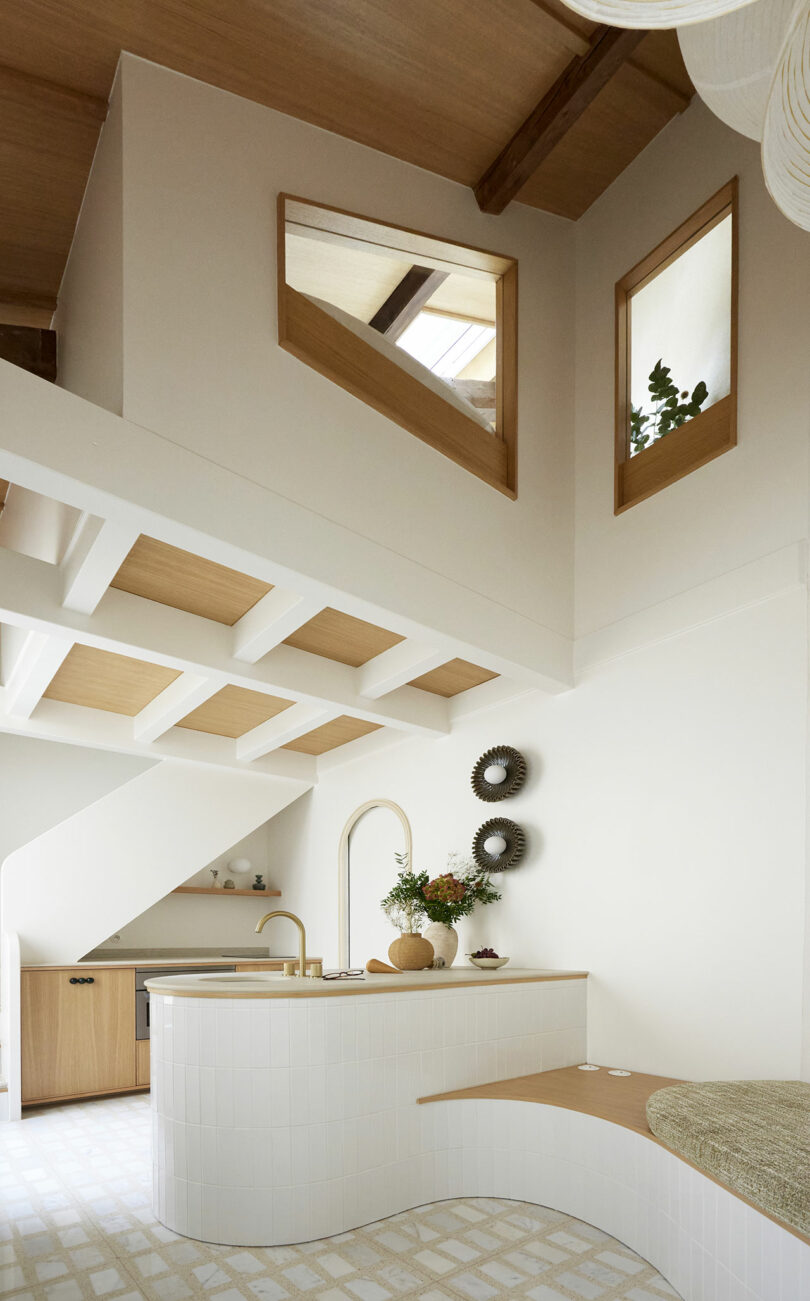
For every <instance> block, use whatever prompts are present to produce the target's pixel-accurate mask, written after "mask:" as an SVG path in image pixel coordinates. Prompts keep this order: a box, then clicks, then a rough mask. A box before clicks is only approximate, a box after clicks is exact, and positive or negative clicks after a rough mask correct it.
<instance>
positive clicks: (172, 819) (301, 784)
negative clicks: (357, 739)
mask: <svg viewBox="0 0 810 1301" xmlns="http://www.w3.org/2000/svg"><path fill="white" fill-rule="evenodd" d="M311 786H312V783H311V782H308V781H303V780H297V779H293V778H284V777H272V776H267V775H264V774H261V775H260V774H257V773H250V772H244V773H243V772H238V771H231V770H228V769H224V768H214V767H209V766H207V765H203V764H196V763H183V762H180V761H177V760H165V761H163V762H162V763H158V764H155V766H154V767H153V768H149V769H148V770H147V771H146V772H144V773H140V774H139V775H138V776H137V777H134V778H132V780H131V781H128V782H125V783H124V784H123V785H122V786H119V787H117V788H116V789H115V790H113V791H111V792H109V794H107V795H104V796H103V797H102V798H101V799H100V800H97V801H96V802H95V803H93V804H90V805H88V806H87V808H84V809H81V810H79V812H78V813H74V814H72V815H71V817H69V818H67V819H65V821H64V822H60V823H59V824H58V825H57V826H55V827H52V828H50V830H48V831H46V832H44V833H43V834H42V835H41V836H37V837H36V838H35V839H34V840H31V841H29V843H28V844H27V845H23V846H22V847H21V848H20V849H17V850H15V851H14V852H13V853H12V854H9V856H8V858H7V859H6V860H5V862H4V863H3V865H2V869H1V870H0V899H1V900H2V919H3V930H4V932H7V933H8V932H12V933H13V932H16V933H17V934H18V935H19V937H20V950H21V957H22V961H23V963H37V962H53V963H74V962H76V961H77V960H78V959H79V958H80V957H82V956H83V955H84V954H85V953H87V952H88V951H89V950H90V949H93V948H94V947H96V946H97V945H98V944H99V943H101V942H102V941H103V940H104V939H105V938H106V937H107V936H108V935H112V934H113V933H114V932H115V931H117V930H120V928H121V927H122V926H125V925H126V923H127V922H129V921H131V920H132V918H133V917H137V916H139V915H140V913H142V912H143V911H144V910H145V909H146V908H149V907H150V906H151V905H152V904H154V903H157V901H158V900H159V899H162V898H163V896H164V895H166V894H168V893H169V891H170V890H173V889H174V887H175V886H177V885H181V884H182V883H183V882H184V881H186V880H188V878H189V877H190V876H191V875H193V873H194V872H198V871H200V869H201V868H203V867H205V866H206V865H207V864H208V863H210V862H211V861H212V859H214V858H216V857H217V856H218V855H219V854H222V853H225V852H226V850H228V849H229V848H230V847H231V845H234V844H236V842H237V841H239V840H242V839H244V837H245V836H247V835H249V833H250V832H251V831H254V830H255V829H256V828H257V827H259V826H261V825H262V823H264V822H267V821H268V820H269V819H270V818H272V817H274V816H275V815H276V814H277V813H280V812H281V810H282V809H284V808H286V807H287V805H288V804H292V803H293V801H294V800H296V799H298V797H299V796H300V795H303V794H304V793H305V792H306V791H308V790H309V789H310V788H311Z"/></svg>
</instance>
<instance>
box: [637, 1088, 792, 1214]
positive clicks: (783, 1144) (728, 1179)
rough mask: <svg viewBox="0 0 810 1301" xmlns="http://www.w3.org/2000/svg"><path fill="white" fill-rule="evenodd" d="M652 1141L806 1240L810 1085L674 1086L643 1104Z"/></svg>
mask: <svg viewBox="0 0 810 1301" xmlns="http://www.w3.org/2000/svg"><path fill="white" fill-rule="evenodd" d="M647 1120H648V1122H649V1126H650V1129H651V1130H652V1132H653V1134H655V1136H656V1138H659V1139H661V1141H662V1142H663V1143H666V1145H667V1147H670V1148H672V1150H673V1151H674V1152H677V1153H679V1155H680V1156H684V1157H686V1159H687V1160H688V1161H691V1162H692V1164H693V1165H696V1166H697V1167H698V1169H700V1170H703V1171H705V1172H706V1174H709V1175H712V1176H713V1177H714V1178H715V1179H717V1180H719V1181H720V1183H722V1184H725V1185H726V1187H727V1188H730V1189H732V1191H733V1192H736V1193H739V1194H740V1195H741V1196H743V1197H745V1198H747V1199H748V1201H750V1202H753V1203H754V1205H755V1206H758V1207H759V1208H760V1209H761V1210H763V1211H767V1212H768V1213H769V1214H770V1215H773V1216H775V1217H776V1218H777V1219H779V1220H782V1221H784V1223H785V1224H789V1225H790V1226H791V1227H792V1228H794V1229H798V1231H799V1232H800V1233H803V1234H806V1235H808V1236H810V1084H800V1083H798V1082H797V1081H792V1080H744V1081H739V1082H737V1081H734V1082H712V1083H709V1084H677V1085H674V1086H672V1087H670V1088H666V1089H659V1090H658V1092H657V1093H653V1094H652V1096H651V1097H650V1099H649V1101H648V1102H647Z"/></svg>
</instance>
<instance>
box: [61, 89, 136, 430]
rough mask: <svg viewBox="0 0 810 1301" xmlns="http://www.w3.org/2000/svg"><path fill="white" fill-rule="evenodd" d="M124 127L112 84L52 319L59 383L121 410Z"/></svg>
mask: <svg viewBox="0 0 810 1301" xmlns="http://www.w3.org/2000/svg"><path fill="white" fill-rule="evenodd" d="M116 83H117V79H116ZM122 126H123V122H122V113H121V100H120V96H119V94H118V93H117V89H116V87H115V86H114V87H113V92H112V96H111V99H110V109H109V113H108V116H107V120H106V122H105V123H104V126H103V127H102V129H101V136H100V138H99V144H98V148H97V150H96V156H95V158H94V160H93V168H92V171H91V173H90V176H89V178H88V181H87V188H86V190H85V195H84V201H83V203H82V208H81V213H80V216H79V223H78V226H77V228H76V235H75V237H74V240H73V244H72V246H71V250H70V256H69V258H68V261H67V266H66V268H65V273H64V276H63V277H62V284H61V287H60V290H59V307H58V311H57V313H56V317H55V320H54V329H55V330H57V331H58V335H59V368H58V369H59V383H60V384H61V385H62V387H63V388H67V389H70V391H71V392H72V393H78V394H79V395H80V397H84V398H88V399H89V400H90V401H91V402H96V403H97V404H98V405H99V406H102V407H106V408H107V410H108V411H113V412H115V414H116V415H119V416H120V415H121V412H122V410H123V401H124V395H123V384H124V352H123V343H124V340H123V330H124V302H123V289H124V286H123V269H124V267H123V254H124V243H123V241H124V230H123V223H124V212H123V157H122Z"/></svg>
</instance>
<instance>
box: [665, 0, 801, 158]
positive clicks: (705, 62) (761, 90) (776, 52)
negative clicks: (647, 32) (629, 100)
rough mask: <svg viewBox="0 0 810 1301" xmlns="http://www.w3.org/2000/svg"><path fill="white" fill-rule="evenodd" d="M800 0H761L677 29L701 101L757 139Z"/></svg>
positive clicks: (725, 120) (735, 127)
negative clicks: (780, 58)
mask: <svg viewBox="0 0 810 1301" xmlns="http://www.w3.org/2000/svg"><path fill="white" fill-rule="evenodd" d="M803 7H804V0H767V3H765V2H764V0H762V3H758V4H752V5H748V6H747V7H746V8H745V9H738V10H737V11H736V13H732V14H726V15H725V16H724V17H722V18H715V19H714V20H713V21H711V22H706V23H696V24H694V25H693V26H691V27H682V28H681V29H680V30H679V31H678V40H679V42H680V46H681V53H682V54H683V58H684V62H685V64H686V68H687V71H688V73H689V76H690V77H691V78H692V81H693V83H694V86H695V89H696V90H697V92H698V94H699V95H700V98H701V99H702V100H703V102H704V104H707V105H708V107H709V108H710V109H711V110H712V112H713V113H716V114H717V116H718V117H719V118H720V120H721V122H725V123H726V125H727V126H730V127H732V129H733V130H734V131H739V132H740V134H741V135H744V136H749V137H750V138H751V139H752V140H761V139H762V133H763V131H764V129H765V110H766V108H767V105H768V96H769V94H770V90H771V86H772V84H773V79H774V76H775V73H776V69H777V65H778V63H779V56H780V55H781V53H782V50H783V49H784V47H785V44H786V42H787V39H788V36H789V35H790V31H791V28H792V25H793V22H794V20H795V18H796V16H797V14H798V13H799V12H800V11H801V9H802V8H803Z"/></svg>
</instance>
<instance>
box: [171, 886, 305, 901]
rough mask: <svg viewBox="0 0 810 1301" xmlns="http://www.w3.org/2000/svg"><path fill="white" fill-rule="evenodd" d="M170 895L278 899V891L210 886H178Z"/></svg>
mask: <svg viewBox="0 0 810 1301" xmlns="http://www.w3.org/2000/svg"><path fill="white" fill-rule="evenodd" d="M172 894H231V895H232V894H235V895H239V896H241V898H243V899H247V898H251V899H267V898H271V899H280V898H281V891H280V890H226V889H225V887H224V886H223V887H222V888H221V889H220V888H219V887H216V888H213V887H212V886H210V885H178V886H177V887H176V888H175V889H174V890H172Z"/></svg>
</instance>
